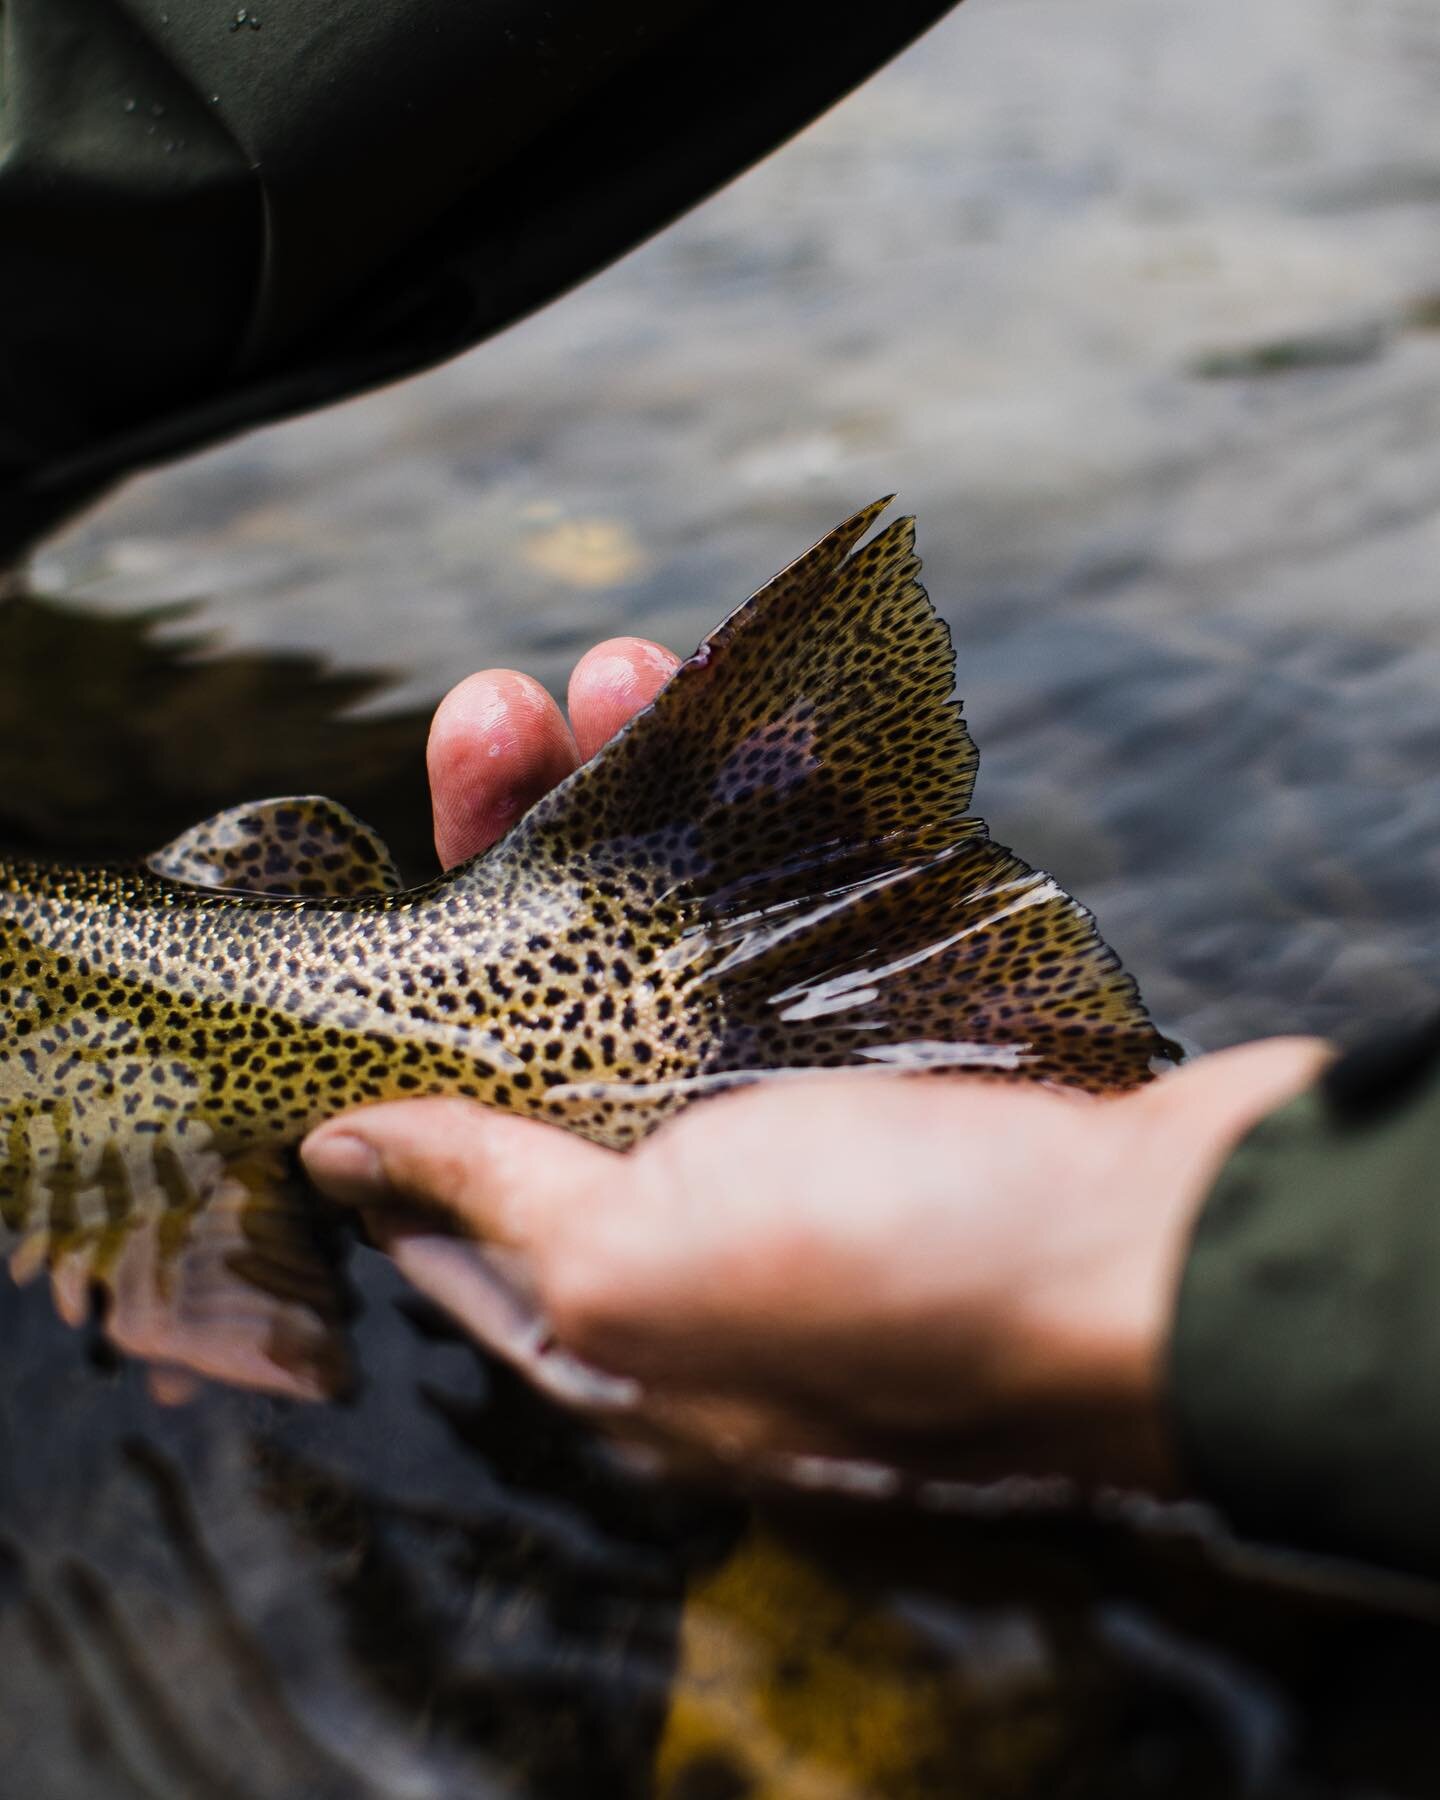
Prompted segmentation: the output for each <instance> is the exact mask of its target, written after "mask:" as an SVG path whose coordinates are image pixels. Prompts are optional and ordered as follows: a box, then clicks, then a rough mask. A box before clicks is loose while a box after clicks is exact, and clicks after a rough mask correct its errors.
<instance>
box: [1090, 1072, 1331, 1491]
mask: <svg viewBox="0 0 1440 1800" xmlns="http://www.w3.org/2000/svg"><path fill="white" fill-rule="evenodd" d="M1332 1055H1333V1051H1332V1049H1331V1048H1330V1046H1328V1045H1327V1044H1325V1043H1323V1042H1322V1041H1321V1040H1319V1039H1316V1038H1270V1039H1264V1040H1261V1041H1259V1042H1256V1043H1251V1044H1243V1045H1239V1046H1237V1047H1236V1048H1234V1049H1231V1050H1223V1051H1217V1052H1215V1053H1214V1054H1212V1055H1209V1056H1204V1057H1200V1058H1197V1059H1196V1060H1195V1061H1194V1062H1192V1063H1189V1064H1187V1065H1186V1066H1185V1067H1183V1068H1181V1069H1179V1070H1177V1071H1176V1072H1175V1073H1174V1074H1173V1075H1167V1076H1164V1077H1162V1078H1161V1079H1160V1080H1158V1081H1157V1082H1155V1083H1154V1084H1153V1085H1152V1086H1150V1087H1148V1088H1146V1089H1144V1090H1143V1091H1142V1092H1141V1093H1139V1094H1137V1095H1135V1096H1134V1097H1133V1099H1131V1100H1129V1101H1123V1102H1118V1103H1117V1111H1118V1110H1119V1107H1121V1106H1124V1105H1131V1106H1133V1107H1134V1108H1135V1112H1136V1115H1137V1117H1138V1120H1139V1124H1140V1129H1139V1132H1138V1134H1136V1133H1133V1132H1131V1131H1128V1130H1127V1131H1125V1132H1123V1133H1120V1134H1117V1135H1118V1137H1119V1140H1120V1143H1119V1149H1120V1163H1119V1166H1117V1168H1116V1171H1115V1179H1116V1180H1118V1181H1120V1182H1122V1183H1123V1185H1124V1186H1125V1188H1126V1189H1127V1190H1128V1191H1130V1192H1131V1193H1132V1194H1133V1195H1134V1196H1135V1212H1136V1215H1137V1223H1138V1222H1139V1220H1140V1219H1142V1218H1143V1219H1144V1224H1143V1225H1142V1226H1141V1228H1140V1229H1139V1231H1138V1232H1137V1239H1136V1241H1137V1249H1138V1252H1139V1254H1138V1255H1137V1258H1136V1262H1135V1266H1134V1268H1133V1269H1132V1270H1131V1271H1130V1273H1131V1279H1132V1281H1133V1283H1134V1288H1133V1292H1132V1293H1131V1294H1130V1296H1129V1297H1128V1301H1127V1303H1126V1304H1125V1306H1124V1308H1123V1311H1122V1316H1123V1319H1124V1325H1125V1334H1124V1341H1123V1350H1122V1355H1121V1364H1120V1372H1119V1385H1120V1387H1121V1389H1122V1391H1124V1392H1125V1393H1126V1394H1128V1396H1129V1399H1130V1402H1131V1404H1132V1405H1133V1408H1134V1421H1135V1446H1136V1453H1137V1457H1138V1458H1139V1459H1140V1467H1139V1470H1138V1478H1139V1479H1141V1480H1142V1481H1143V1483H1144V1485H1146V1486H1151V1487H1155V1488H1156V1489H1157V1490H1160V1491H1165V1490H1171V1489H1174V1488H1176V1487H1178V1486H1179V1484H1180V1479H1181V1477H1180V1471H1179V1463H1178V1457H1177V1454H1176V1450H1175V1444H1174V1432H1173V1427H1172V1423H1171V1418H1170V1408H1169V1398H1168V1388H1169V1375H1168V1368H1169V1359H1170V1343H1171V1337H1172V1333H1173V1327H1174V1319H1175V1310H1176V1304H1177V1299H1178V1295H1179V1290H1180V1281H1181V1276H1182V1274H1183V1271H1184V1267H1185V1262H1186V1258H1187V1256H1188V1254H1189V1249H1190V1244H1191V1240H1192V1238H1193V1236H1194V1230H1195V1226H1196V1223H1197V1221H1198V1219H1199V1217H1200V1214H1201V1212H1202V1211H1203V1209H1204V1206H1205V1203H1206V1201H1207V1200H1208V1198H1209V1196H1210V1193H1211V1191H1212V1190H1213V1188H1214V1186H1215V1183H1216V1181H1217V1179H1218V1177H1219V1175H1220V1172H1221V1170H1222V1169H1223V1168H1224V1166H1225V1164H1226V1162H1227V1161H1228V1160H1229V1158H1230V1156H1231V1155H1232V1154H1233V1153H1234V1151H1235V1150H1236V1149H1237V1148H1238V1146H1239V1144H1240V1142H1241V1140H1242V1139H1243V1138H1244V1137H1245V1136H1246V1135H1247V1134H1248V1133H1249V1132H1250V1131H1251V1130H1252V1129H1253V1127H1254V1126H1256V1125H1257V1124H1259V1122H1260V1121H1261V1119H1263V1118H1265V1117H1266V1116H1267V1115H1268V1114H1269V1113H1272V1112H1274V1111H1275V1110H1276V1109H1277V1108H1279V1107H1281V1106H1283V1105H1285V1104H1286V1103H1287V1102H1288V1101H1290V1100H1292V1099H1294V1098H1295V1097H1296V1096H1297V1095H1298V1094H1300V1093H1302V1092H1303V1091H1304V1090H1305V1089H1306V1088H1308V1087H1310V1086H1311V1085H1313V1083H1314V1082H1315V1081H1316V1080H1317V1079H1318V1078H1319V1076H1320V1074H1321V1072H1322V1071H1323V1069H1324V1068H1325V1066H1326V1064H1327V1063H1328V1062H1329V1061H1330V1059H1331V1057H1332ZM1126 1162H1128V1165H1129V1166H1128V1167H1126V1166H1124V1165H1125V1163H1126Z"/></svg>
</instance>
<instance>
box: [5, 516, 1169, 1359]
mask: <svg viewBox="0 0 1440 1800" xmlns="http://www.w3.org/2000/svg"><path fill="white" fill-rule="evenodd" d="M886 504H887V502H884V501H880V502H877V503H876V504H875V505H873V506H870V507H867V508H865V509H864V510H863V511H862V512H860V513H857V514H856V515H855V517H853V518H852V519H850V520H848V521H847V522H846V523H844V524H843V525H841V526H839V527H837V529H836V530H834V531H832V532H831V533H830V534H829V535H828V536H827V537H825V538H824V539H822V540H821V541H820V542H819V543H818V544H817V545H815V547H814V548H813V549H811V550H810V551H809V552H808V553H807V554H806V555H804V556H802V557H801V558H799V560H798V561H796V562H794V563H792V564H791V565H790V566H789V567H788V568H787V569H785V570H784V571H783V572H782V573H781V574H780V575H778V576H776V577H775V579H774V580H773V581H771V582H769V583H768V584H767V585H766V586H765V587H763V588H761V589H760V591H759V592H758V593H756V594H755V595H753V596H752V597H751V598H750V599H749V600H747V601H746V602H745V603H744V604H743V605H742V606H741V607H739V608H738V610H737V611H735V612H734V613H732V614H731V616H730V617H729V618H728V619H727V620H726V621H725V622H724V624H723V625H721V626H720V628H719V629H718V630H717V631H716V632H715V633H714V634H713V635H712V636H711V637H710V638H709V639H708V640H707V641H706V642H705V643H703V644H702V645H701V646H700V648H699V649H698V650H697V651H696V653H695V654H694V655H693V656H692V657H691V658H690V659H689V660H688V661H687V662H686V663H684V664H683V665H682V666H681V667H680V668H679V669H678V670H677V671H676V673H675V674H674V675H673V676H672V678H671V679H670V681H669V682H668V684H667V685H666V687H665V688H664V689H663V691H662V692H661V693H660V694H659V696H658V697H657V698H656V700H655V701H654V702H653V704H652V705H650V706H649V707H648V708H647V709H646V710H645V711H644V712H642V713H641V714H640V715H639V716H638V717H636V718H635V719H634V720H632V721H631V723H630V724H629V725H627V726H626V727H625V728H624V730H622V731H621V732H620V733H619V735H618V736H617V737H616V738H614V739H613V740H612V741H611V742H610V743H609V744H607V745H606V746H605V748H604V749H603V750H601V751H600V753H599V754H598V755H597V756H595V757H594V758H592V759H591V761H590V762H589V763H587V764H586V765H585V766H584V767H583V768H582V769H580V770H579V771H578V772H577V773H576V774H574V775H572V776H571V777H570V778H569V779H568V780H566V781H564V782H562V783H561V784H560V786H559V787H557V788H556V789H554V790H553V792H551V793H550V794H549V795H547V796H546V798H545V799H543V800H542V801H540V802H539V804H538V805H536V806H535V807H533V808H532V809H531V811H530V812H529V813H528V814H527V815H526V817H525V818H524V819H522V820H521V821H520V822H519V824H517V825H516V827H515V828H514V829H513V830H512V831H511V832H510V833H509V835H508V836H506V837H505V838H504V839H503V840H502V841H501V842H500V843H498V844H496V845H495V846H494V847H493V848H492V849H490V850H489V851H487V852H486V853H485V854H484V855H482V856H479V857H477V858H475V859H474V860H472V861H471V862H469V863H466V864H465V865H463V866H462V867H460V868H458V869H455V870H452V871H451V872H450V873H449V874H446V875H444V876H441V877H439V878H438V879H436V880H433V881H430V882H428V883H426V884H425V885H423V886H420V887H414V888H410V889H407V890H404V891H401V887H400V882H399V878H398V876H397V874H396V872H395V869H394V867H393V864H392V863H391V861H390V858H389V856H388V854H387V852H386V850H385V848H384V846H383V845H382V844H381V843H380V842H379V841H378V840H377V839H376V838H375V836H374V834H373V833H371V832H370V831H369V830H368V829H366V828H365V827H364V826H363V825H361V824H360V823H359V822H358V821H357V820H356V819H354V818H353V817H352V816H351V815H349V814H348V813H347V812H345V811H344V809H343V808H341V807H339V806H336V805H335V804H334V803H333V802H330V801H327V800H321V799H316V798H313V797H307V798H298V799H284V800H270V801H265V802H261V803H258V804H255V805H252V806H242V807H237V808H235V809H234V810H232V811H230V812H226V813H222V814H221V815H219V817H217V818H215V819H211V820H209V821H208V822H206V823H205V824H203V825H200V826H198V827H196V828H195V829H194V830H192V831H190V832H187V833H186V834H185V835H184V836H183V837H181V838H180V839H178V840H177V841H176V842H175V843H173V844H170V845H168V846H167V847H166V848H165V849H163V850H161V851H159V852H157V853H156V854H155V855H154V856H153V857H151V858H150V860H149V863H148V865H147V866H145V867H140V868H113V867H56V866H43V865H40V864H36V863H32V862H26V861H16V860H0V1216H3V1225H4V1231H5V1239H6V1242H7V1244H8V1246H9V1254H10V1265H11V1268H12V1271H13V1272H14V1273H15V1274H16V1275H17V1276H18V1277H21V1278H23V1277H25V1276H27V1275H29V1274H33V1273H39V1272H41V1271H47V1272H48V1274H49V1278H50V1280H51V1282H52V1284H53V1288H54V1293H55V1297H56V1302H57V1304H58V1306H59V1308H60V1310H61V1311H62V1313H63V1314H64V1316H65V1317H66V1318H67V1319H69V1320H71V1321H73V1322H75V1323H77V1324H78V1323H80V1322H82V1321H84V1320H87V1319H89V1318H90V1317H92V1316H93V1313H94V1310H95V1308H96V1306H97V1304H98V1307H99V1313H100V1316H101V1318H102V1319H103V1323H104V1328H105V1330H106V1331H107V1332H108V1333H109V1336H110V1338H111V1339H112V1340H113V1342H114V1343H115V1344H116V1345H117V1346H118V1347H120V1348H121V1349H122V1350H124V1351H127V1352H129V1353H131V1354H133V1355H136V1356H138V1357H141V1358H145V1359H148V1360H150V1361H151V1362H153V1363H156V1364H160V1365H170V1366H173V1367H179V1368H183V1369H187V1370H191V1371H200V1372H208V1373H212V1374H223V1375H224V1376H226V1377H227V1378H228V1379H231V1380H236V1381H239V1382H242V1383H245V1384H249V1385H253V1386H256V1387H260V1388H268V1389H271V1390H278V1391H281V1392H289V1393H306V1394H310V1393H326V1392H330V1391H333V1390H334V1388H335V1387H336V1386H337V1385H338V1384H339V1383H340V1382H341V1381H342V1380H343V1379H344V1363H343V1349H342V1346H343V1335H344V1334H343V1313H344V1308H343V1304H342V1300H341V1294H342V1291H343V1290H342V1288H341V1285H340V1283H339V1282H338V1280H337V1278H336V1274H335V1256H334V1246H333V1244H332V1243H331V1242H330V1241H329V1239H328V1236H327V1227H326V1225H325V1222H324V1218H323V1216H322V1215H321V1212H320V1209H319V1208H318V1207H317V1206H316V1205H315V1204H314V1202H313V1200H312V1198H311V1197H310V1196H309V1195H308V1193H307V1192H306V1191H305V1190H304V1188H303V1187H302V1186H301V1184H300V1183H299V1180H298V1177H297V1174H296V1170H295V1164H294V1160H293V1147H294V1146H295V1145H296V1144H297V1143H298V1141H299V1140H300V1138H301V1137H302V1136H303V1135H304V1134H305V1133H306V1132H307V1131H308V1130H309V1129H310V1128H311V1127H312V1126H314V1125H316V1124H317V1123H319V1121H321V1120H322V1119H325V1118H327V1117H329V1116H330V1115H332V1114H334V1113H337V1112H339V1111H342V1110H343V1109H345V1108H348V1107H352V1106H357V1105H362V1104H364V1103H365V1102H367V1101H375V1100H385V1099H391V1098H395V1097H398V1096H403V1095H425V1094H452V1095H469V1096H471V1097H473V1098H475V1099H477V1100H482V1101H485V1102H486V1103H488V1104H489V1105H492V1106H497V1107H504V1108H508V1109H510V1110H512V1111H515V1112H518V1113H523V1114H529V1115H533V1116H534V1117H536V1118H540V1119H545V1120H548V1121H550V1122H552V1123H554V1124H557V1125H562V1126H565V1127H567V1128H568V1129H570V1130H573V1131H578V1132H580V1133H582V1134H583V1135H584V1136H586V1137H588V1138H591V1139H594V1140H595V1141H596V1142H598V1143H602V1144H607V1145H612V1146H617V1147H623V1146H625V1145H628V1144H630V1143H632V1142H633V1141H635V1140H636V1139H637V1138H639V1137H641V1136H642V1135H643V1134H644V1133H646V1132H648V1131H650V1130H651V1129H652V1128H653V1127H654V1126H655V1125H656V1124H658V1123H659V1121H660V1120H661V1119H663V1118H665V1117H666V1116H667V1115H669V1114H671V1113H673V1112H675V1111H676V1110H677V1109H678V1108H679V1107H681V1106H683V1105H685V1104H686V1103H687V1102H688V1101H689V1100H691V1099H692V1098H694V1097H696V1096H699V1095H703V1094H706V1093H709V1092H711V1091H713V1090H715V1089H717V1088H721V1087H726V1086H729V1085H733V1084H735V1083H737V1082H740V1081H747V1080H752V1079H755V1078H757V1077H760V1076H769V1075H772V1074H775V1073H777V1072H782V1071H792V1070H797V1069H808V1068H814V1067H836V1066H851V1065H856V1066H871V1067H875V1066H889V1067H891V1068H896V1069H940V1068H948V1069H969V1070H976V1071H982V1072H984V1073H986V1074H988V1075H991V1076H999V1077H1005V1078H1010V1079H1025V1080H1037V1081H1044V1082H1052V1083H1060V1084H1065V1085H1069V1086H1076V1087H1080V1088H1086V1089H1091V1090H1097V1091H1103V1090H1112V1089H1118V1088H1124V1087H1128V1086H1132V1085H1134V1084H1136V1083H1139V1082H1142V1081H1144V1080H1146V1079H1147V1077H1148V1076H1149V1074H1150V1072H1151V1068H1152V1063H1153V1061H1154V1059H1155V1058H1156V1057H1158V1056H1164V1055H1165V1054H1166V1053H1167V1046H1166V1045H1165V1043H1164V1040H1162V1039H1161V1038H1160V1037H1159V1036H1158V1035H1157V1033H1156V1031H1155V1030H1154V1028H1153V1026H1152V1025H1151V1023H1150V1021H1149V1019H1148V1018H1147V1016H1146V1013H1145V1011H1144V1009H1143V1007H1142V1005H1141V1003H1140V1000H1139V997H1138V995H1137V993H1136V989H1135V986H1134V983H1133V982H1132V981H1131V980H1130V978H1129V977H1128V976H1127V975H1125V974H1124V973H1123V972H1122V970H1121V969H1120V967H1119V965H1118V963H1117V961H1116V958H1115V957H1114V955H1113V954H1112V952H1111V951H1110V950H1109V949H1108V948H1107V947H1106V946H1105V944H1104V943H1103V942H1102V941H1101V939H1100V938H1099V936H1098V935H1097V933H1096V930H1095V927H1094V923H1093V921H1092V919H1091V917H1090V915H1089V914H1088V913H1087V912H1086V911H1085V910H1084V909H1083V908H1082V907H1081V906H1079V905H1078V904H1077V902H1075V901H1074V900H1072V899H1071V898H1070V897H1069V896H1068V895H1067V894H1065V893H1064V892H1063V890H1062V889H1061V888H1060V887H1059V886H1057V884H1056V883H1055V882H1054V881H1053V880H1051V879H1050V877H1048V876H1047V875H1044V874H1042V873H1040V872H1039V871H1037V870H1035V869H1032V868H1029V867H1027V866H1026V864H1025V863H1023V862H1021V861H1020V860H1019V858H1017V857H1016V856H1014V855H1012V854H1011V852H1010V851H1008V850H1006V849H1004V848H1002V847H1001V846H1000V845H998V844H996V843H993V842H992V841H991V840H990V838H989V837H988V836H987V835H986V831H985V827H984V824H983V823H982V821H981V820H979V819H977V818H975V817H974V816H973V815H971V813H970V812H969V805H970V797H971V789H972V787H973V784H974V778H975V768H976V752H975V748H974V746H973V744H972V742H971V740H970V737H969V735H968V733H967V731H966V729H965V725H964V723H963V720H962V718H961V714H960V710H959V708H958V705H957V704H956V703H955V702H954V700H953V699H952V692H951V690H952V685H953V677H954V659H953V653H952V651H951V647H950V639H949V633H948V631H947V629H946V627H945V625H944V624H943V622H942V621H941V620H940V619H939V618H938V617H937V616H936V614H935V613H934V611H933V610H932V608H931V606H930V603H929V601H928V599H927V598H926V595H925V592H924V590H923V588H922V587H921V585H920V581H919V568H920V565H919V562H918V559H917V557H916V555H915V549H914V530H913V521H911V520H908V519H901V520H899V521H897V522H895V523H893V524H891V525H890V526H888V527H886V528H885V529H883V530H881V531H879V532H878V533H877V534H876V535H874V536H873V537H870V538H869V539H868V541H865V540H866V534H867V532H869V531H870V530H871V528H872V527H873V526H874V525H875V523H876V522H877V520H878V518H879V515H880V513H881V512H882V511H883V510H884V507H885V505H886Z"/></svg>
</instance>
